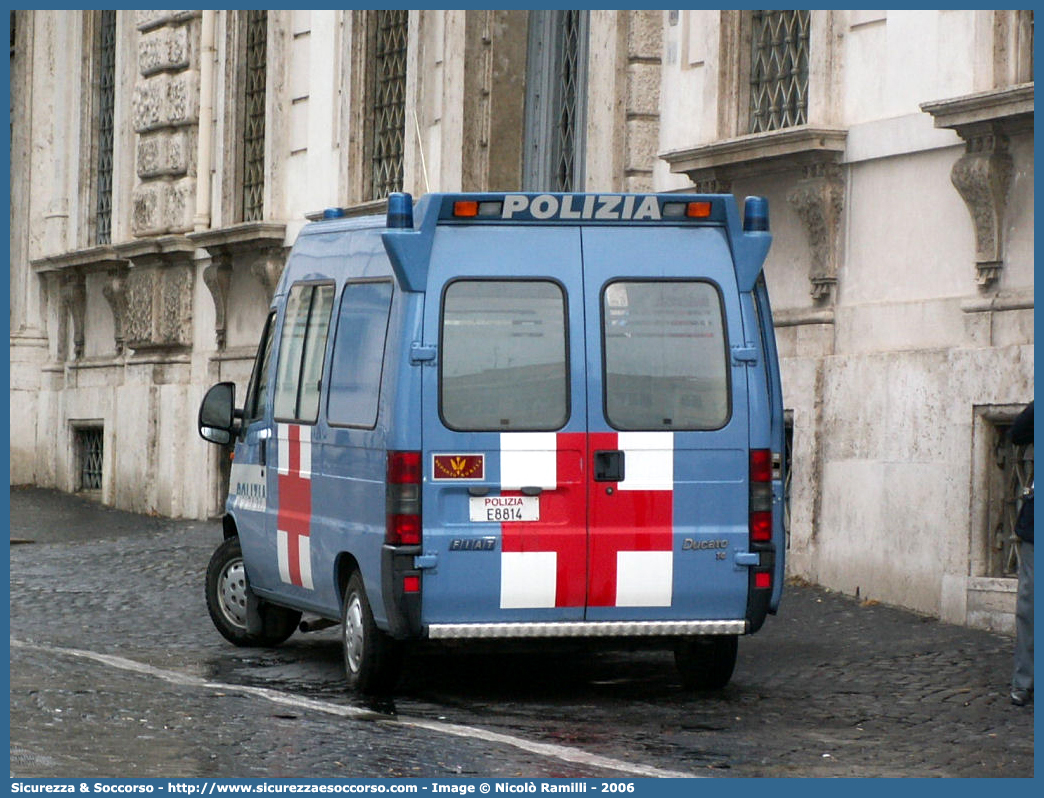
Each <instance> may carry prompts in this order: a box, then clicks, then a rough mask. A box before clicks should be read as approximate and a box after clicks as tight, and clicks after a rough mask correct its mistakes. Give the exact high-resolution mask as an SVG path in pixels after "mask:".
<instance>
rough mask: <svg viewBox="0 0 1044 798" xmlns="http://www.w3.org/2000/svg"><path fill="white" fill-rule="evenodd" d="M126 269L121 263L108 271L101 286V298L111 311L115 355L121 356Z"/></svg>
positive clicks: (125, 305)
mask: <svg viewBox="0 0 1044 798" xmlns="http://www.w3.org/2000/svg"><path fill="white" fill-rule="evenodd" d="M127 268H128V264H127V263H126V261H121V262H120V263H119V264H118V265H117V266H115V267H114V268H112V269H110V270H109V271H108V273H107V275H106V277H107V279H106V280H105V282H104V283H103V284H102V296H104V297H105V301H106V302H108V303H109V308H110V310H111V311H112V322H113V337H114V338H115V339H116V354H117V355H122V354H123V350H124V344H125V338H124V333H123V326H124V323H125V320H126V318H127Z"/></svg>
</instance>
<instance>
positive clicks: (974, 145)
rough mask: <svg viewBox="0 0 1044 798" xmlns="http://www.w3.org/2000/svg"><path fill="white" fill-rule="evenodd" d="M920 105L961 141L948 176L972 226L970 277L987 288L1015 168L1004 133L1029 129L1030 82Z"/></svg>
mask: <svg viewBox="0 0 1044 798" xmlns="http://www.w3.org/2000/svg"><path fill="white" fill-rule="evenodd" d="M921 110H922V111H924V112H925V113H928V114H931V115H932V117H934V120H935V126H936V127H938V128H948V129H950V130H953V131H955V132H956V133H957V135H958V136H960V137H961V138H962V139H963V140H964V142H965V149H964V154H963V155H962V156H961V157H960V158H959V159H958V160H957V162H956V163H955V164H954V165H953V169H952V171H951V173H950V179H951V181H952V182H953V185H954V188H956V189H957V191H958V193H959V194H960V195H961V198H962V199H963V200H964V203H965V205H967V206H968V213H969V214H970V215H971V220H972V225H973V227H974V229H975V281H976V283H977V284H978V285H979V287H980V288H982V289H987V288H991V287H993V286H995V285H996V283H997V280H998V278H999V276H1000V272H1001V269H1003V267H1004V218H1005V213H1006V211H1007V207H1008V191H1009V189H1010V188H1011V183H1012V177H1013V175H1014V172H1015V164H1014V161H1013V159H1012V157H1011V154H1010V152H1009V151H1008V149H1009V144H1010V137H1011V136H1013V135H1015V134H1018V133H1026V132H1032V131H1033V84H1032V83H1027V84H1022V85H1019V86H1010V87H1007V88H1004V89H997V90H992V91H985V92H979V93H977V94H969V95H965V96H963V97H956V98H954V99H951V100H939V101H936V102H928V103H922V104H921Z"/></svg>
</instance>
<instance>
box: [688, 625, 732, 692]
mask: <svg viewBox="0 0 1044 798" xmlns="http://www.w3.org/2000/svg"><path fill="white" fill-rule="evenodd" d="M738 649H739V637H738V636H737V635H707V636H703V637H687V638H683V639H681V640H679V641H678V642H677V643H676V644H675V647H674V664H675V665H677V667H678V673H679V674H680V675H681V680H682V685H683V686H684V687H685V688H686V689H687V690H720V689H721V688H723V687H724V686H725V685H727V684H728V683H729V679H731V678H732V671H733V670H734V669H735V667H736V653H737V651H738Z"/></svg>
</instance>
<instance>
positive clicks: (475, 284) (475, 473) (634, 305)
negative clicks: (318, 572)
mask: <svg viewBox="0 0 1044 798" xmlns="http://www.w3.org/2000/svg"><path fill="white" fill-rule="evenodd" d="M427 289H428V290H427V295H426V298H425V303H426V307H425V320H424V341H425V342H437V346H436V351H437V356H436V367H430V366H429V367H424V369H423V378H422V379H423V383H424V399H423V404H424V407H423V415H424V428H423V449H424V451H423V458H424V469H425V475H426V477H425V483H424V487H423V491H422V502H423V509H422V514H423V528H424V531H423V556H422V557H421V558H420V560H419V561H418V562H419V563H420V565H421V566H422V567H423V568H424V570H423V576H422V589H421V593H422V599H421V605H422V623H423V624H425V625H432V624H439V625H461V624H497V623H505V624H515V623H521V622H527V623H546V622H560V621H659V620H668V621H669V620H697V621H699V620H739V621H742V619H744V618H745V616H746V609H747V593H748V577H749V567H748V564H747V563H746V562H744V563H741V562H740V561H741V560H742V559H743V558H742V557H738V555H741V554H746V553H747V550H748V498H749V497H748V490H749V487H748V479H749V454H748V449H749V429H748V401H747V400H748V385H747V374H746V368H747V366H746V363H745V361H744V360H742V359H740V358H734V357H733V356H732V351H731V347H732V346H733V345H734V344H742V343H743V341H744V334H743V324H742V321H741V313H740V299H739V294H738V291H737V283H736V276H735V272H734V268H733V262H732V255H731V250H730V247H729V244H728V241H727V237H726V234H725V232H724V228H721V227H711V226H699V225H695V224H692V225H689V226H686V225H685V224H670V223H659V224H656V225H648V224H633V225H624V224H614V225H601V226H599V225H593V224H589V225H571V226H570V225H562V224H546V225H536V224H516V225H509V224H496V223H489V222H486V223H481V224H460V225H456V224H444V225H439V226H438V228H437V230H436V232H435V234H434V240H433V243H432V250H431V260H430V271H429V276H428V281H427ZM744 349H745V348H744ZM459 631H460V633H461V634H464V635H467V636H471V635H472V634H474V633H477V632H476V630H475V629H461V630H459ZM441 632H442V630H440V633H441ZM516 632H517V630H516ZM516 632H512V631H510V630H507V629H500V630H497V629H493V630H490V633H491V634H501V633H503V634H514V633H516Z"/></svg>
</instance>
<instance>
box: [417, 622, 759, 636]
mask: <svg viewBox="0 0 1044 798" xmlns="http://www.w3.org/2000/svg"><path fill="white" fill-rule="evenodd" d="M746 631H747V622H746V621H745V620H740V621H553V622H548V623H527V622H520V623H433V624H429V625H428V637H429V638H430V639H432V640H464V639H469V638H472V639H474V638H484V639H489V640H493V639H508V638H540V637H688V636H693V635H741V634H744V633H746Z"/></svg>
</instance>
